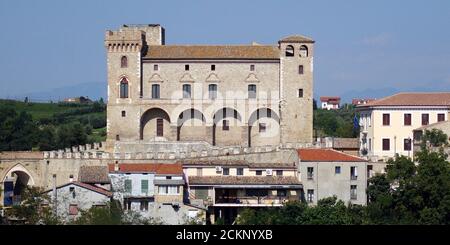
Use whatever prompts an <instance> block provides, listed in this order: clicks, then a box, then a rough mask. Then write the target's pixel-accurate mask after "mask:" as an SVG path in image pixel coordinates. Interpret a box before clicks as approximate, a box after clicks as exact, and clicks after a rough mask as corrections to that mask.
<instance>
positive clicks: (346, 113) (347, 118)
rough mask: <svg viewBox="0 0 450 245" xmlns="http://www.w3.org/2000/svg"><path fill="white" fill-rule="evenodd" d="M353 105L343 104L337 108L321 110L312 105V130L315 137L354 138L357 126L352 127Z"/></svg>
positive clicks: (357, 129) (356, 133)
mask: <svg viewBox="0 0 450 245" xmlns="http://www.w3.org/2000/svg"><path fill="white" fill-rule="evenodd" d="M355 114H356V111H355V106H353V105H348V104H345V105H343V106H342V108H340V109H338V110H322V109H318V108H317V105H316V106H314V131H315V133H316V135H315V136H317V137H327V136H330V137H342V138H354V137H357V136H358V133H359V128H354V126H353V119H354V116H355Z"/></svg>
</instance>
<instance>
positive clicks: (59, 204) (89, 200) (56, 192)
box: [43, 181, 112, 222]
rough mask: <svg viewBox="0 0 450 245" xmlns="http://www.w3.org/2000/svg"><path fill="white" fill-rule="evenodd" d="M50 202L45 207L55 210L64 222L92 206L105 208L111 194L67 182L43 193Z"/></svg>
mask: <svg viewBox="0 0 450 245" xmlns="http://www.w3.org/2000/svg"><path fill="white" fill-rule="evenodd" d="M43 193H44V194H47V195H48V196H49V199H50V200H51V201H50V202H49V203H48V204H47V205H49V206H51V207H52V208H54V209H55V211H56V215H57V216H58V217H60V218H61V219H62V220H65V221H66V222H69V221H73V220H75V219H76V218H78V217H79V216H80V215H81V213H80V210H89V209H90V208H91V207H93V206H97V207H106V205H107V204H108V203H109V202H110V200H111V197H112V193H111V192H110V191H109V190H106V189H103V188H101V187H97V186H95V185H91V184H87V183H82V182H77V181H73V182H68V183H66V184H64V185H60V186H56V187H55V188H54V189H51V190H47V191H45V192H43Z"/></svg>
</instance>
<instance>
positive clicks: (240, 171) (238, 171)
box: [236, 168, 244, 175]
mask: <svg viewBox="0 0 450 245" xmlns="http://www.w3.org/2000/svg"><path fill="white" fill-rule="evenodd" d="M236 175H244V169H243V168H237V169H236Z"/></svg>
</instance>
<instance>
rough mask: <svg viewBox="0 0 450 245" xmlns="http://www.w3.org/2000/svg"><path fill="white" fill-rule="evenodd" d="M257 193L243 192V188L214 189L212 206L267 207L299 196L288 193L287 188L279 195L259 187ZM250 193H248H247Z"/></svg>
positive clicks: (295, 199)
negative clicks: (271, 193) (214, 194)
mask: <svg viewBox="0 0 450 245" xmlns="http://www.w3.org/2000/svg"><path fill="white" fill-rule="evenodd" d="M258 192H259V193H258V194H257V195H254V193H245V191H244V190H239V191H238V190H220V189H219V190H216V198H215V202H214V206H223V207H225V206H244V207H245V206H248V207H269V206H282V205H283V204H284V203H286V202H288V201H298V200H299V196H298V195H293V196H290V195H288V191H287V190H281V192H282V193H283V194H282V195H280V196H276V195H270V194H269V191H268V190H263V189H260V190H258ZM249 194H250V195H249Z"/></svg>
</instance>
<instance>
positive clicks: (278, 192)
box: [277, 190, 287, 197]
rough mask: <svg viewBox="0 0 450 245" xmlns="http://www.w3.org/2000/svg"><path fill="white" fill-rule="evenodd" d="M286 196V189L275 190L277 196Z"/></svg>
mask: <svg viewBox="0 0 450 245" xmlns="http://www.w3.org/2000/svg"><path fill="white" fill-rule="evenodd" d="M285 196H287V191H286V190H277V197H285Z"/></svg>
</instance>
